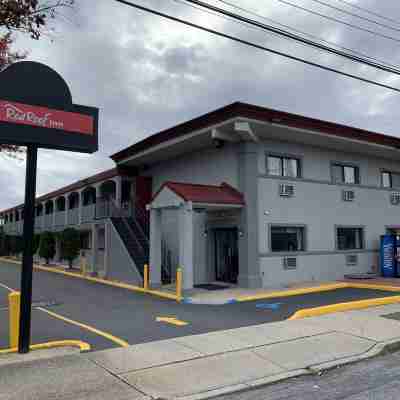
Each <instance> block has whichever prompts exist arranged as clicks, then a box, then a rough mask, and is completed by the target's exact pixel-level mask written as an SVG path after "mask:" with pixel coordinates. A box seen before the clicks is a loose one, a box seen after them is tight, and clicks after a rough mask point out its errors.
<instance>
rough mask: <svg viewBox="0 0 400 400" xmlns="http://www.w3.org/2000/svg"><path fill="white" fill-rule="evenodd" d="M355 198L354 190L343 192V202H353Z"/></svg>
mask: <svg viewBox="0 0 400 400" xmlns="http://www.w3.org/2000/svg"><path fill="white" fill-rule="evenodd" d="M355 198H356V195H355V193H354V190H343V201H354V199H355Z"/></svg>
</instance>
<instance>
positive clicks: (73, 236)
mask: <svg viewBox="0 0 400 400" xmlns="http://www.w3.org/2000/svg"><path fill="white" fill-rule="evenodd" d="M60 239H61V258H63V259H64V260H67V261H68V265H69V268H72V262H73V261H74V260H75V258H76V257H78V255H79V250H80V248H81V242H80V235H79V231H78V230H76V229H74V228H66V229H64V230H63V231H62V232H61V235H60Z"/></svg>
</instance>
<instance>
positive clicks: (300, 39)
mask: <svg viewBox="0 0 400 400" xmlns="http://www.w3.org/2000/svg"><path fill="white" fill-rule="evenodd" d="M184 1H185V2H186V3H190V4H195V5H198V6H201V7H203V8H205V9H207V10H212V11H216V12H218V13H220V14H222V15H226V16H229V17H231V18H234V19H236V20H239V21H242V22H245V23H247V24H249V25H252V26H257V27H259V28H261V29H264V30H266V31H268V32H274V33H277V34H279V35H281V36H283V37H286V38H290V39H293V40H296V41H297V42H300V43H301V44H306V45H309V46H311V47H314V48H317V49H319V50H323V51H326V52H328V53H332V54H335V55H337V56H340V57H343V58H346V59H348V60H350V61H353V62H357V63H361V64H365V65H368V66H370V67H374V68H377V69H380V70H382V71H385V72H390V73H393V74H396V75H400V70H399V69H396V68H392V67H387V66H385V65H382V64H379V63H376V62H374V61H369V60H366V59H364V58H362V57H359V56H355V55H352V54H349V53H346V52H343V51H341V50H337V49H334V48H332V47H328V46H325V45H323V44H320V43H317V42H314V41H312V40H309V39H305V38H303V37H301V36H298V35H295V34H294V33H290V32H288V31H285V30H283V29H280V28H275V27H273V26H271V25H266V24H264V23H261V22H259V21H256V20H254V19H250V18H247V17H244V16H242V15H239V14H235V13H232V12H230V11H228V10H226V9H223V8H219V7H216V6H214V5H211V4H209V3H206V2H203V1H201V0H184Z"/></svg>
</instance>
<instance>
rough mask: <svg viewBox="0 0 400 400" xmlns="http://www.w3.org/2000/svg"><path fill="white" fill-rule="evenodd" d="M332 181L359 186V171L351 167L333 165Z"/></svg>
mask: <svg viewBox="0 0 400 400" xmlns="http://www.w3.org/2000/svg"><path fill="white" fill-rule="evenodd" d="M332 180H333V183H347V184H353V185H354V184H359V183H360V173H359V169H358V167H355V166H353V165H346V164H338V163H335V164H333V165H332Z"/></svg>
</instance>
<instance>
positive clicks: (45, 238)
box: [39, 232, 56, 264]
mask: <svg viewBox="0 0 400 400" xmlns="http://www.w3.org/2000/svg"><path fill="white" fill-rule="evenodd" d="M55 254H56V242H55V238H54V234H53V233H52V232H43V233H42V234H41V235H40V242H39V256H40V257H42V258H44V259H45V260H46V264H48V263H49V261H50V259H52V258H53V257H54V255H55Z"/></svg>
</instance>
